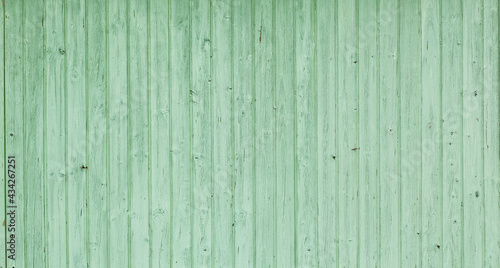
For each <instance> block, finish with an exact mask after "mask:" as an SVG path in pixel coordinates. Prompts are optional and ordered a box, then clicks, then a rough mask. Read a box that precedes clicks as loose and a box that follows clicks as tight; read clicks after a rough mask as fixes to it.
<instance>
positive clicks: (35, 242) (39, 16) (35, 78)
mask: <svg viewBox="0 0 500 268" xmlns="http://www.w3.org/2000/svg"><path fill="white" fill-rule="evenodd" d="M23 8H24V10H23V12H24V14H25V15H24V21H23V24H24V25H25V26H24V27H25V28H24V35H25V37H24V42H25V46H24V52H23V55H24V58H23V61H24V70H23V72H24V74H26V76H25V80H24V92H23V95H24V107H25V109H24V115H23V116H24V138H25V142H24V151H23V154H24V157H25V158H24V159H25V160H24V166H23V170H24V178H25V181H27V182H28V183H25V184H24V194H25V195H26V199H25V205H24V206H25V239H24V242H25V243H26V246H25V256H24V258H25V266H26V267H35V266H43V265H44V261H45V258H44V251H43V250H44V236H43V233H44V228H45V224H44V220H43V217H44V215H43V211H44V210H43V205H44V202H43V197H44V195H43V184H42V183H43V180H42V176H41V174H42V171H43V161H44V159H43V101H40V100H43V83H42V81H43V25H42V23H43V22H42V20H43V1H37V2H35V3H31V4H25V5H24V7H23ZM19 164H21V163H19ZM19 167H21V166H19Z"/></svg>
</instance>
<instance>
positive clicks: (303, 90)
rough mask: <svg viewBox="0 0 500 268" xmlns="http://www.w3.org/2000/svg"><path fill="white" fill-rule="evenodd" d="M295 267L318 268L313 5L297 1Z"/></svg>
mask: <svg viewBox="0 0 500 268" xmlns="http://www.w3.org/2000/svg"><path fill="white" fill-rule="evenodd" d="M295 4H296V5H297V6H296V13H295V18H294V19H295V53H296V54H295V65H296V66H295V74H294V75H295V76H296V78H295V79H296V88H295V90H296V96H295V97H296V99H295V102H296V103H295V104H296V107H295V109H296V115H295V127H296V152H295V153H296V154H295V158H296V163H295V176H296V177H295V194H296V197H295V202H296V203H295V228H296V229H295V232H296V234H295V236H296V237H295V240H296V241H295V243H296V249H295V251H296V253H295V254H296V256H295V257H296V266H299V267H303V266H308V267H311V266H317V260H316V256H317V254H318V252H317V231H318V230H317V223H318V222H317V161H316V158H317V133H316V132H317V127H316V125H317V121H316V114H317V110H316V109H317V108H316V107H317V91H316V88H315V85H314V82H313V80H314V56H315V55H314V53H315V32H314V23H315V21H314V18H315V12H316V6H315V5H314V4H315V2H311V1H296V2H295Z"/></svg>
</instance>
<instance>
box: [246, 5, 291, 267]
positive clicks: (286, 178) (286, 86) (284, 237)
mask: <svg viewBox="0 0 500 268" xmlns="http://www.w3.org/2000/svg"><path fill="white" fill-rule="evenodd" d="M294 9H295V2H294V1H288V0H277V1H276V9H275V10H276V15H275V16H276V17H275V19H276V23H275V29H276V32H275V35H276V36H275V38H276V43H275V46H276V48H275V51H276V56H275V61H276V62H275V65H276V89H275V90H276V98H275V107H276V117H275V120H276V129H275V132H276V145H275V146H276V148H275V150H276V163H275V165H276V176H277V177H276V189H277V191H276V200H277V202H276V226H277V228H276V229H277V230H276V236H277V241H279V242H278V243H277V245H276V263H277V267H293V266H295V236H294V235H295V225H294V224H295V185H294V182H295V100H294V98H295V71H294V70H295V68H294V66H295V60H294V56H295V54H294V53H295V42H296V41H295V38H294V37H295V28H294V25H295V18H294ZM249 97H250V98H251V96H249Z"/></svg>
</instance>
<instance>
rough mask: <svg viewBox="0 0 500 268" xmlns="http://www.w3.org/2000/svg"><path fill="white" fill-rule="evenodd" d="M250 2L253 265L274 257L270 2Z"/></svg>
mask: <svg viewBox="0 0 500 268" xmlns="http://www.w3.org/2000/svg"><path fill="white" fill-rule="evenodd" d="M252 3H253V5H254V6H253V10H254V11H253V12H254V13H253V16H254V18H253V23H254V25H253V29H254V31H253V33H252V34H253V35H254V38H253V39H252V40H253V46H254V47H253V49H254V57H255V65H254V66H255V67H254V87H255V100H254V105H255V125H254V127H255V155H256V159H255V165H256V170H255V220H256V221H255V248H256V253H255V254H256V256H255V258H256V261H255V265H256V266H258V267H271V266H273V264H274V257H275V254H274V190H275V189H274V187H275V183H274V181H275V177H274V161H273V158H274V97H273V96H274V85H273V64H274V62H273V55H272V52H273V34H274V33H273V22H272V11H273V2H272V1H259V0H255V1H253V2H252ZM311 186H312V185H311Z"/></svg>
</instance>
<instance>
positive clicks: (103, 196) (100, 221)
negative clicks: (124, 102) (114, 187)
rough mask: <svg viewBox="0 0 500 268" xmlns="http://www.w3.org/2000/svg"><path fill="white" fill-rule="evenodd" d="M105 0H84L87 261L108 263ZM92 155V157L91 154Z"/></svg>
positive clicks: (93, 264) (97, 264) (102, 264)
mask: <svg viewBox="0 0 500 268" xmlns="http://www.w3.org/2000/svg"><path fill="white" fill-rule="evenodd" d="M105 4H106V2H103V1H98V0H96V1H87V2H86V10H87V12H86V13H87V19H88V21H87V25H86V28H87V30H86V33H87V53H86V57H87V58H86V80H87V87H86V89H87V107H88V108H87V115H86V116H87V119H86V120H87V135H88V136H87V159H86V165H87V166H88V167H90V168H87V174H86V189H87V192H86V198H87V211H88V213H90V215H92V216H90V217H86V221H87V222H86V226H87V230H86V236H87V263H88V266H89V267H106V266H108V250H107V249H108V235H107V234H108V232H109V231H108V227H109V226H108V224H107V223H108V213H107V205H108V191H107V189H108V187H107V186H108V177H107V174H108V166H107V165H108V162H107V150H105V148H106V144H107V135H108V128H107V120H108V117H107V115H108V114H107V112H108V110H107V108H108V104H107V101H108V98H107V94H108V92H107V89H108V88H107V84H106V82H107V78H108V77H107V50H106V44H107V43H106V40H107V39H106V37H107V35H106V29H107V28H106V26H107V24H106V14H107V8H106V6H105ZM90 156H91V157H90Z"/></svg>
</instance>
